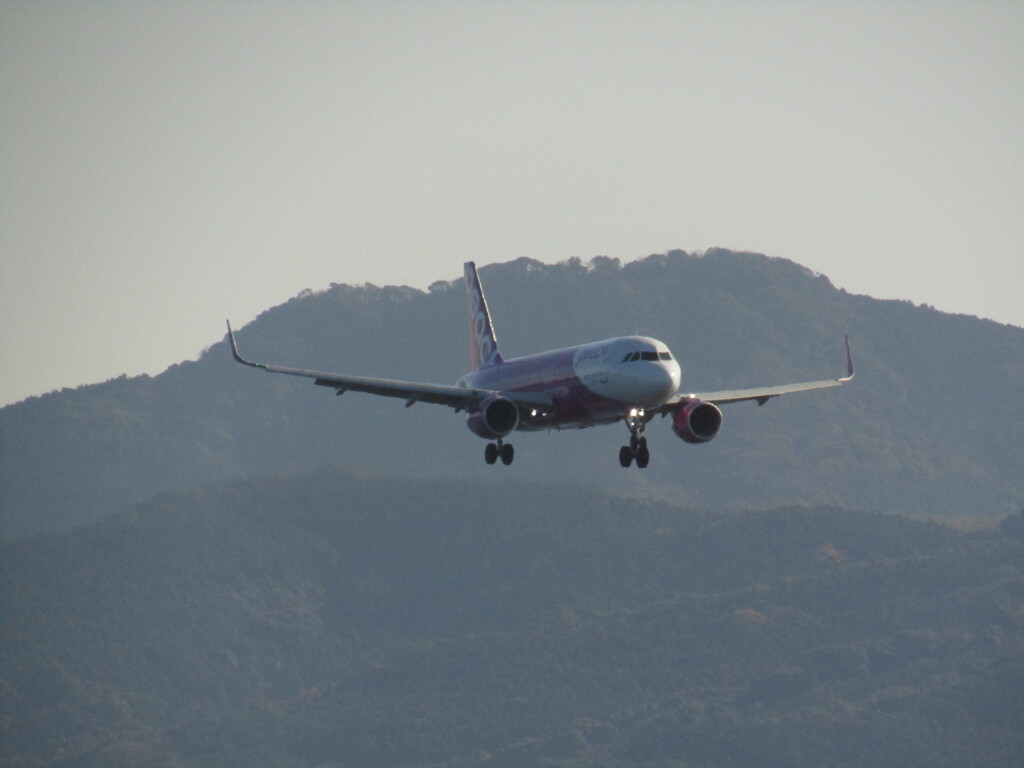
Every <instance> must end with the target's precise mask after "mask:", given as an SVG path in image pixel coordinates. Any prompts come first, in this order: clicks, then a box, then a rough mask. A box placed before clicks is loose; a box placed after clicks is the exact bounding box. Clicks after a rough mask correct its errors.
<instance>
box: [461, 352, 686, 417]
mask: <svg viewBox="0 0 1024 768" xmlns="http://www.w3.org/2000/svg"><path fill="white" fill-rule="evenodd" d="M681 376H682V374H681V371H680V369H679V364H678V363H677V362H676V360H675V358H674V357H673V356H672V354H671V352H669V349H668V347H667V346H665V344H664V343H662V342H660V341H658V340H657V339H652V338H650V337H647V336H622V337H619V338H614V339H606V340H605V341H597V342H594V343H591V344H582V345H580V346H576V347H568V348H566V349H556V350H552V351H549V352H542V353H540V354H537V355H528V356H526V357H519V358H514V359H512V360H506V361H504V362H501V363H499V364H497V365H492V366H490V367H487V368H481V369H480V370H477V371H473V372H471V373H467V374H466V375H465V376H463V377H462V378H461V379H460V380H459V381H458V386H460V387H464V388H468V389H484V390H498V391H503V392H519V393H523V392H538V393H540V392H543V393H547V394H549V395H551V397H552V400H553V402H554V406H553V407H551V408H547V409H534V410H531V411H529V412H527V413H524V414H523V416H522V418H521V419H520V421H519V426H518V429H520V430H527V431H529V430H537V429H563V428H573V427H587V426H592V425H595V424H606V423H609V422H614V421H620V420H621V419H622V417H623V414H624V413H627V412H629V411H630V410H631V409H637V410H641V411H642V410H649V409H655V408H658V407H659V406H661V405H663V404H664V403H665V402H666V401H667V400H668V399H669V398H671V397H672V396H673V395H675V393H676V392H678V391H679V383H680V379H681Z"/></svg>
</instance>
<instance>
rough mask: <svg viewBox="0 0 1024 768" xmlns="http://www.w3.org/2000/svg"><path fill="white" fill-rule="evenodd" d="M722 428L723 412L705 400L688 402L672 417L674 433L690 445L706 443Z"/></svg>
mask: <svg viewBox="0 0 1024 768" xmlns="http://www.w3.org/2000/svg"><path fill="white" fill-rule="evenodd" d="M721 428H722V412H721V411H720V410H718V406H717V405H715V404H714V403H709V402H706V401H704V400H688V401H686V403H685V404H684V405H683V406H682V407H681V408H679V409H678V410H677V411H676V413H675V415H674V416H673V417H672V431H673V432H675V433H676V436H677V437H679V438H680V439H682V440H685V441H686V442H688V443H706V442H707V441H708V440H711V439H712V438H714V436H715V435H717V434H718V430H720V429H721Z"/></svg>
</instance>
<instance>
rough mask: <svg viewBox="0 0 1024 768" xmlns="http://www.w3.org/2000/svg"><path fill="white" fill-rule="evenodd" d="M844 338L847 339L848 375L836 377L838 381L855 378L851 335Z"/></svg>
mask: <svg viewBox="0 0 1024 768" xmlns="http://www.w3.org/2000/svg"><path fill="white" fill-rule="evenodd" d="M843 338H844V339H845V340H846V375H845V376H843V377H842V378H841V379H836V381H849V380H850V379H852V378H853V373H854V371H853V355H852V354H850V337H849V336H844V337H843Z"/></svg>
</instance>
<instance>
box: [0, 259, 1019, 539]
mask: <svg viewBox="0 0 1024 768" xmlns="http://www.w3.org/2000/svg"><path fill="white" fill-rule="evenodd" d="M452 271H453V273H454V272H457V271H458V266H457V265H454V264H453V269H452ZM482 275H483V279H484V282H485V287H486V290H487V294H488V300H489V303H490V306H491V310H492V312H493V314H494V317H495V323H496V325H497V332H498V336H499V339H500V341H501V344H502V347H503V350H504V351H505V353H506V355H510V356H514V355H521V354H527V353H530V352H535V351H539V350H542V349H545V348H551V347H558V346H565V345H569V344H574V343H579V342H584V341H589V340H595V339H600V338H606V337H609V336H614V335H620V334H622V333H631V332H640V333H645V334H649V335H652V336H655V337H657V338H660V339H662V340H664V341H665V342H666V343H668V345H669V346H670V347H671V349H672V350H673V351H674V352H675V354H676V356H677V357H678V358H679V359H680V360H681V363H682V366H683V375H684V387H687V388H692V389H706V388H721V387H734V386H754V385H761V384H774V383H781V382H786V381H791V380H794V379H797V380H798V379H801V378H805V377H806V378H825V377H830V376H835V375H838V374H839V373H840V372H841V371H842V367H843V354H842V338H843V334H845V333H849V335H850V338H851V341H852V344H853V348H854V354H855V357H856V360H857V365H858V377H857V380H856V381H855V382H854V383H853V384H852V385H851V386H849V387H844V388H843V389H842V390H839V391H836V390H830V391H825V392H817V393H810V394H803V395H794V396H790V397H788V398H781V399H779V400H774V401H772V402H770V403H769V404H768V405H766V406H765V407H763V408H758V407H756V406H755V405H753V404H749V403H747V404H739V405H735V406H729V407H727V408H726V410H725V426H724V428H723V431H722V433H721V434H720V436H719V437H718V438H717V439H716V440H714V441H713V442H711V443H709V444H707V445H703V446H689V445H686V444H684V443H682V442H681V441H679V440H678V439H676V438H675V436H674V435H673V434H672V432H671V430H670V429H669V425H668V423H667V422H662V421H656V422H654V423H653V424H652V425H651V428H650V429H649V430H648V435H649V438H650V444H651V448H652V452H653V459H652V461H651V466H650V467H649V468H648V469H647V470H645V471H643V472H641V471H637V470H635V469H634V470H631V471H624V470H621V469H620V468H619V467H618V465H617V458H616V456H617V451H618V447H619V446H620V445H621V444H622V443H623V442H624V439H625V436H626V430H625V428H624V427H622V428H619V427H615V426H613V427H603V428H597V429H591V430H584V431H582V432H578V433H574V432H570V433H558V434H551V435H545V434H532V435H517V436H516V440H515V444H516V447H517V454H516V462H515V464H514V465H513V466H512V467H510V468H504V467H488V466H486V465H485V464H484V463H483V460H482V453H483V445H484V443H483V441H482V440H480V439H479V438H476V437H474V436H473V435H472V434H471V433H469V432H468V431H467V430H466V429H465V426H464V422H463V416H461V415H458V416H453V415H452V413H451V412H450V410H448V409H445V408H441V407H435V406H429V405H417V406H415V407H413V408H410V409H406V408H403V407H402V405H403V404H402V403H401V402H398V401H392V400H385V399H380V398H373V397H370V396H367V395H359V394H354V393H352V394H348V395H345V396H344V397H343V398H341V399H338V398H335V397H334V396H333V393H332V392H330V391H329V390H324V389H322V388H319V387H314V386H313V385H312V384H311V383H310V382H308V381H304V380H294V379H291V378H288V377H273V376H267V375H264V374H262V373H260V372H257V371H254V370H251V369H246V368H243V367H242V366H238V365H235V364H234V363H233V362H232V361H231V360H230V356H229V354H228V350H227V348H226V346H225V344H224V343H223V342H222V341H218V342H217V343H215V344H214V345H213V346H212V347H211V348H210V349H209V350H208V351H207V352H206V353H205V354H204V355H203V356H202V358H201V359H200V360H199V361H198V362H188V363H183V364H182V365H178V366H173V367H172V368H170V369H168V370H167V371H166V372H164V373H163V374H161V375H159V376H156V377H152V378H150V377H145V376H143V377H138V378H133V379H124V378H122V379H118V380H115V381H110V382H107V383H105V384H100V385H94V386H88V387H81V388H78V389H75V390H70V391H62V392H59V393H54V394H50V395H46V396H44V397H40V398H32V399H29V400H27V401H25V402H22V403H18V404H15V405H12V406H8V407H6V408H3V409H2V410H0V535H3V536H7V537H11V536H22V535H28V534H33V533H38V532H42V531H49V530H60V529H69V528H72V527H74V526H77V525H81V524H84V523H88V522H90V521H93V520H96V519H99V518H101V517H103V516H104V515H106V514H109V513H111V512H113V511H116V510H118V509H121V508H123V507H125V506H126V505H129V504H133V503H137V502H140V501H143V500H145V499H148V498H150V497H152V496H153V495H154V494H156V493H160V492H165V491H171V490H175V489H188V488H198V487H202V486H203V485H206V484H207V483H210V482H223V481H224V480H227V479H230V478H233V477H241V476H245V475H248V474H251V473H254V472H261V471H282V470H287V469H291V468H304V469H310V468H315V467H318V466H321V465H323V464H333V463H339V464H344V465H347V466H350V467H358V468H360V469H361V470H362V471H367V472H371V473H382V474H385V475H387V476H391V477H396V478H403V477H405V478H415V477H449V478H462V477H473V478H487V477H491V476H494V475H496V474H497V473H501V472H504V473H506V475H507V476H508V477H511V478H519V479H523V478H531V479H558V478H571V479H573V480H574V481H576V482H578V483H579V484H580V486H587V487H600V488H605V489H621V490H626V491H629V492H631V493H646V494H650V495H655V496H661V497H665V498H670V499H675V500H678V501H682V502H685V503H690V504H697V505H709V506H710V505H714V506H721V505H726V506H732V507H739V508H742V507H757V508H763V507H767V506H776V505H780V504H787V503H812V504H839V505H844V506H850V507H856V508H863V509H870V510H882V511H888V510H895V511H900V512H906V513H911V514H918V515H940V516H950V517H979V516H981V517H987V516H1000V515H1006V514H1009V513H1010V512H1012V511H1014V510H1016V509H1018V508H1019V507H1020V506H1021V504H1022V503H1024V473H1022V472H1021V471H1020V468H1021V466H1024V441H1022V440H1021V437H1020V436H1021V434H1024V398H1022V397H1021V396H1020V395H1021V381H1024V329H1020V328H1015V327H1011V326H1003V325H999V324H996V323H993V322H989V321H982V320H978V319H975V318H970V317H963V316H952V315H948V314H943V313H941V312H937V311H935V310H933V309H929V308H925V307H915V306H913V305H911V304H910V303H908V302H899V301H877V300H874V299H871V298H868V297H864V296H851V295H848V294H846V293H845V292H843V291H840V290H837V289H835V288H834V287H833V286H832V285H831V284H830V283H829V281H828V279H827V278H826V277H824V276H821V275H816V274H814V273H812V272H810V271H809V270H807V269H804V268H803V267H800V266H798V265H796V264H794V263H792V262H790V261H786V260H784V259H773V258H767V257H764V256H759V255H756V254H747V253H732V252H728V251H721V250H714V251H710V252H708V253H707V254H704V255H690V254H686V253H683V252H681V251H674V252H672V253H670V254H667V255H658V256H651V257H649V258H646V259H643V260H640V261H637V262H633V263H630V264H626V265H624V266H623V265H620V264H619V263H618V261H617V260H612V259H607V258H602V257H597V258H595V259H593V260H592V261H590V262H589V263H582V262H580V261H579V260H578V259H571V260H569V261H568V262H565V263H562V264H558V265H555V266H545V265H543V264H540V263H538V262H535V261H531V260H529V259H520V260H518V261H514V262H511V263H507V264H500V265H493V266H489V267H484V268H483V270H482ZM464 311H465V310H464V290H463V287H462V284H461V281H459V280H454V281H451V282H447V281H439V282H438V283H436V284H435V285H433V286H431V289H430V290H429V291H426V292H422V291H417V290H413V289H410V288H394V287H387V288H377V287H374V286H363V287H351V286H345V285H335V286H332V287H331V288H330V289H329V290H326V291H322V292H319V293H308V292H307V293H304V294H303V295H301V296H299V297H297V298H295V299H292V300H291V301H289V302H287V303H285V304H283V305H281V306H279V307H276V308H274V309H271V310H268V311H267V312H265V313H264V314H262V315H261V316H260V317H259V318H258V319H257V320H256V321H255V322H253V323H252V324H250V325H249V326H247V327H246V328H244V329H243V330H241V331H240V333H239V342H240V344H241V346H242V348H243V351H244V352H245V353H246V354H247V355H249V356H251V357H253V358H255V359H258V360H264V361H272V362H278V363H281V364H286V365H287V364H292V365H299V366H303V367H311V368H317V369H323V370H338V371H343V372H355V373H365V374H367V375H383V376H390V377H395V378H407V379H419V380H427V381H438V382H453V381H454V380H455V379H456V378H458V376H460V375H461V374H462V373H463V372H464V371H465V368H466V359H467V354H466V340H465V325H466V323H465V317H464ZM210 333H211V340H213V339H217V338H219V337H220V334H221V329H219V328H211V330H210Z"/></svg>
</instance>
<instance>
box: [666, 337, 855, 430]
mask: <svg viewBox="0 0 1024 768" xmlns="http://www.w3.org/2000/svg"><path fill="white" fill-rule="evenodd" d="M853 375H854V370H853V355H852V354H851V353H850V340H849V338H847V339H846V375H845V376H841V377H840V378H837V379H823V380H821V381H801V382H797V383H794V384H779V385H776V386H774V387H752V388H750V389H723V390H718V391H714V392H689V393H687V392H680V393H679V394H677V395H676V396H675V397H673V398H672V399H671V400H669V401H668V402H667V403H665V405H663V406H662V407H661V410H662V411H663V412H667V411H671V410H674V409H675V408H676V407H677V406H678V405H679V404H680V403H684V402H688V401H692V400H703V401H705V402H708V403H714V404H715V405H725V404H727V403H740V402H743V401H745V400H756V401H757V404H758V405H764V404H765V403H767V402H768V401H769V400H770V399H771V398H773V397H778V396H779V395H788V394H790V393H792V392H807V391H809V390H812V389H828V388H830V387H838V386H841V385H843V384H845V383H846V382H848V381H850V380H851V379H852V378H853Z"/></svg>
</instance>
